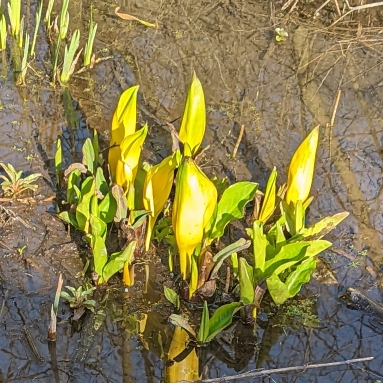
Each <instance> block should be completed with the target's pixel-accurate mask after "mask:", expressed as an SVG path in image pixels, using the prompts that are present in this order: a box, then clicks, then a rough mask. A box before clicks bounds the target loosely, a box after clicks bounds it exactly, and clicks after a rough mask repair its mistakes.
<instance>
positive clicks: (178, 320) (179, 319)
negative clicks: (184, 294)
mask: <svg viewBox="0 0 383 383" xmlns="http://www.w3.org/2000/svg"><path fill="white" fill-rule="evenodd" d="M169 321H170V323H171V324H172V325H173V326H177V327H181V328H183V329H184V330H185V331H186V332H187V333H188V334H189V335H190V336H191V337H192V338H194V339H196V338H197V335H196V333H195V331H194V330H193V328H192V327H191V326H190V324H189V323H188V321H187V320H186V319H185V318H184V317H183V316H181V315H177V314H172V315H170V317H169Z"/></svg>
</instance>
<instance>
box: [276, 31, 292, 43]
mask: <svg viewBox="0 0 383 383" xmlns="http://www.w3.org/2000/svg"><path fill="white" fill-rule="evenodd" d="M274 32H275V40H276V41H277V42H278V43H283V42H285V41H286V40H287V38H288V37H289V34H288V33H287V32H286V31H285V30H284V29H283V28H275V31H274Z"/></svg>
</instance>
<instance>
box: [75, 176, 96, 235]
mask: <svg viewBox="0 0 383 383" xmlns="http://www.w3.org/2000/svg"><path fill="white" fill-rule="evenodd" d="M94 191H95V190H94V180H93V177H88V178H86V179H85V181H84V182H83V183H82V185H81V201H80V203H79V204H78V206H77V209H76V220H77V224H78V227H79V228H80V230H82V231H85V232H86V233H87V232H88V222H89V216H90V201H91V198H92V197H93V196H94Z"/></svg>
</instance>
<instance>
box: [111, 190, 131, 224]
mask: <svg viewBox="0 0 383 383" xmlns="http://www.w3.org/2000/svg"><path fill="white" fill-rule="evenodd" d="M112 194H113V197H114V199H115V201H116V203H117V208H116V214H115V217H114V221H115V222H120V221H121V220H123V219H125V218H126V217H127V216H128V205H127V201H126V197H125V194H124V190H123V188H122V187H121V186H119V185H113V187H112Z"/></svg>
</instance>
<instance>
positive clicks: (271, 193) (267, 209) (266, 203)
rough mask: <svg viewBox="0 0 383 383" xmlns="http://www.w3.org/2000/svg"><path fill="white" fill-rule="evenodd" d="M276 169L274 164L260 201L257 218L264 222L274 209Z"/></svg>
mask: <svg viewBox="0 0 383 383" xmlns="http://www.w3.org/2000/svg"><path fill="white" fill-rule="evenodd" d="M276 182H277V170H276V168H275V166H274V169H273V171H272V172H271V174H270V176H269V179H268V181H267V185H266V191H265V196H264V197H263V201H262V208H261V212H260V214H259V218H258V220H259V221H261V222H266V221H267V220H268V219H269V218H270V216H271V215H272V214H273V212H274V209H275V196H276Z"/></svg>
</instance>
